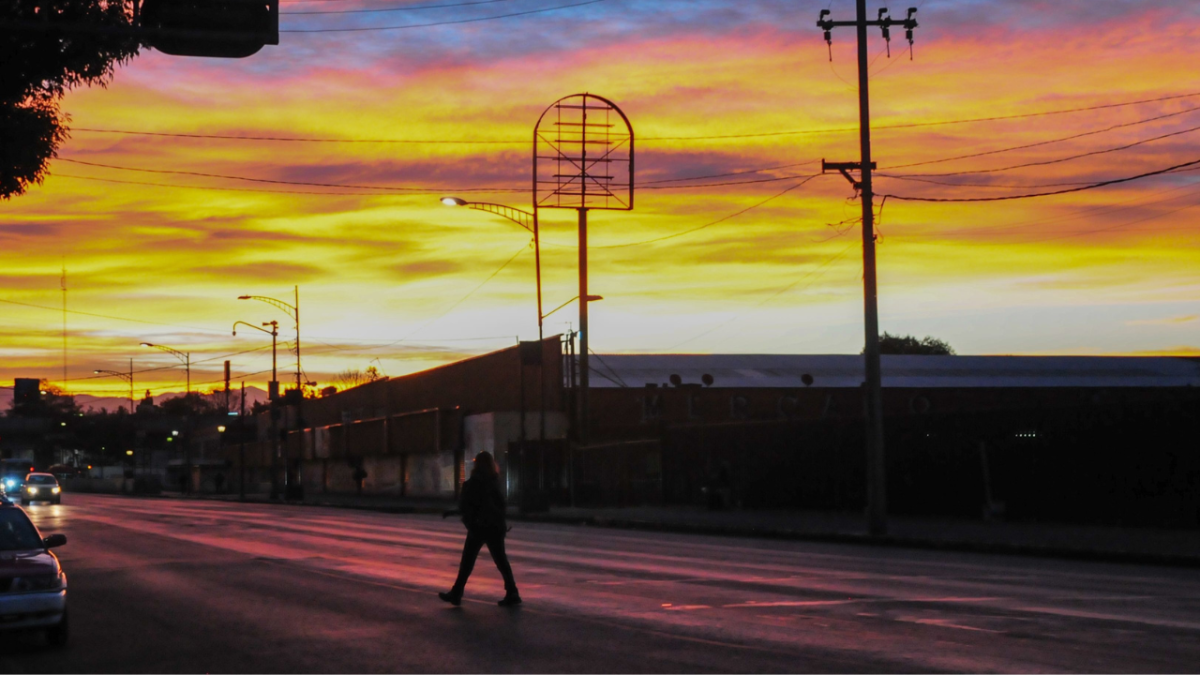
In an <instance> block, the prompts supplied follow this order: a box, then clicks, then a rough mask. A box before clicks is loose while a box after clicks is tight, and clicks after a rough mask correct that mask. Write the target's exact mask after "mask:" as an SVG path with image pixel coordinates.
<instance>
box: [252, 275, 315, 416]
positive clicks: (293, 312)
mask: <svg viewBox="0 0 1200 675" xmlns="http://www.w3.org/2000/svg"><path fill="white" fill-rule="evenodd" d="M294 291H295V294H296V304H294V305H292V304H288V303H286V302H284V301H283V300H277V299H275V298H268V297H266V296H264V295H239V296H238V300H258V301H259V302H265V303H267V304H268V305H271V306H272V307H274V308H276V309H278V310H281V311H283V312H284V313H286V314H288V315H290V316H291V317H292V318H293V319H294V320H295V321H296V390H297V391H300V392H303V391H304V387H303V386H302V385H303V381H302V380H301V375H300V287H299V286H296V287H295V288H294ZM263 325H264V326H265V325H267V324H265V323H264V324H263ZM301 395H302V396H303V394H301Z"/></svg>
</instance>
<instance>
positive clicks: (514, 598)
mask: <svg viewBox="0 0 1200 675" xmlns="http://www.w3.org/2000/svg"><path fill="white" fill-rule="evenodd" d="M496 604H497V605H500V606H501V607H515V606H517V605H519V604H521V596H519V595H517V594H516V593H509V594H508V595H506V596H504V599H503V600H501V601H500V602H497V603H496Z"/></svg>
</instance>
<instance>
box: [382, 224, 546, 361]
mask: <svg viewBox="0 0 1200 675" xmlns="http://www.w3.org/2000/svg"><path fill="white" fill-rule="evenodd" d="M532 245H533V239H530V240H529V241H528V242H527V243H526V244H525V245H524V246H522V247H521V248H519V249H517V252H516V253H514V254H513V255H512V257H510V258H509V259H508V260H505V261H504V264H503V265H501V266H499V267H497V268H496V271H495V272H492V273H491V274H489V275H488V277H487V278H486V279H484V280H483V281H481V282H480V283H479V285H478V286H476V287H475V288H472V289H471V290H470V292H468V293H467V294H466V295H464V296H463V297H461V298H459V299H458V301H457V302H455V303H454V304H452V305H450V306H449V307H447V308H446V311H444V312H442V313H441V314H439V315H437V316H435V317H433V318H432V319H430V320H428V321H426V322H425V323H423V324H421V325H420V326H417V327H416V328H415V329H413V331H412V332H411V333H409V334H408V335H405V336H404V337H402V338H400V339H399V340H396V341H395V342H392V343H390V344H387V345H381V346H383V347H390V346H391V345H396V344H400V343H401V342H404V341H406V340H408V339H409V338H411V337H412V336H414V335H416V334H417V333H419V332H421V331H423V330H425V329H426V328H428V327H429V326H432V325H433V324H435V323H437V322H438V321H439V320H441V319H442V317H444V316H446V315H447V314H449V313H450V312H452V311H454V309H455V308H457V307H458V306H459V305H461V304H463V303H464V302H466V301H467V299H468V298H470V297H471V296H472V295H475V293H476V291H478V290H479V289H481V288H483V287H484V286H486V285H487V284H488V282H489V281H491V280H492V279H495V278H496V276H497V275H499V274H500V273H501V272H503V271H504V269H505V268H506V267H508V266H509V265H510V264H511V263H512V261H514V260H516V259H517V258H518V257H519V256H520V255H521V254H522V253H524V252H525V251H527V250H529V248H530V247H531V246H532Z"/></svg>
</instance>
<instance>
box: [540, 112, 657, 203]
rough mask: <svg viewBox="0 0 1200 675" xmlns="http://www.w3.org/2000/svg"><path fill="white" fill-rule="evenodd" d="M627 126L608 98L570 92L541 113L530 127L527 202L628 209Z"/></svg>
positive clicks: (630, 180) (630, 183)
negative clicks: (530, 182) (530, 187)
mask: <svg viewBox="0 0 1200 675" xmlns="http://www.w3.org/2000/svg"><path fill="white" fill-rule="evenodd" d="M633 141H634V138H633V127H632V126H631V125H630V124H629V118H627V117H626V116H625V113H624V112H622V111H621V109H620V108H618V107H617V105H616V104H615V103H613V102H612V101H610V100H608V99H606V98H604V97H602V96H597V95H595V94H588V93H583V94H572V95H570V96H565V97H563V98H560V99H559V100H557V101H555V102H554V103H552V104H551V105H550V107H548V108H546V110H545V111H543V112H542V116H541V117H539V118H538V122H537V125H536V126H534V129H533V206H534V208H535V209H538V208H555V209H589V210H591V209H599V210H610V211H629V210H631V209H632V208H633V175H634V174H633V146H634V143H633Z"/></svg>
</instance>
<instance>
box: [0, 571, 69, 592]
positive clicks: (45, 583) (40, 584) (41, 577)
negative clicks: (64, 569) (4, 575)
mask: <svg viewBox="0 0 1200 675" xmlns="http://www.w3.org/2000/svg"><path fill="white" fill-rule="evenodd" d="M62 587H63V575H62V574H37V575H34V576H29V577H17V578H16V579H13V581H12V586H10V587H9V590H10V591H11V592H13V593H31V592H34V591H55V590H58V589H60V588H62Z"/></svg>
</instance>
